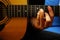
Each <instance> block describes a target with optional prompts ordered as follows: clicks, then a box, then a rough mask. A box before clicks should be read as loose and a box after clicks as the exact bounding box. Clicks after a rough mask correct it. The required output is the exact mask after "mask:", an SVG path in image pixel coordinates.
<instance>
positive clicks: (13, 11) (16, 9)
mask: <svg viewBox="0 0 60 40" xmlns="http://www.w3.org/2000/svg"><path fill="white" fill-rule="evenodd" d="M51 7H52V8H53V11H54V13H55V16H59V15H60V14H59V8H60V7H59V6H51ZM41 8H42V9H44V10H45V11H46V12H48V10H47V6H45V5H8V6H7V15H8V16H9V17H36V15H37V12H38V11H39V9H41Z"/></svg>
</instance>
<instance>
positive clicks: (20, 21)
mask: <svg viewBox="0 0 60 40" xmlns="http://www.w3.org/2000/svg"><path fill="white" fill-rule="evenodd" d="M40 8H43V9H44V10H45V11H47V6H44V5H28V4H27V0H24V1H23V0H0V25H3V24H5V26H4V28H3V29H2V30H1V31H0V39H1V40H21V39H22V38H23V36H24V35H25V32H26V28H27V22H28V20H27V18H36V15H37V12H38V10H39V9H40ZM52 8H53V10H54V13H55V16H59V15H60V14H59V8H60V7H59V6H52ZM47 12H48V11H47ZM57 13H58V14H57ZM2 27H3V26H2Z"/></svg>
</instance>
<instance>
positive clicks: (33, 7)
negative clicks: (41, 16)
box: [32, 5, 35, 17]
mask: <svg viewBox="0 0 60 40" xmlns="http://www.w3.org/2000/svg"><path fill="white" fill-rule="evenodd" d="M34 15H35V5H32V17H34Z"/></svg>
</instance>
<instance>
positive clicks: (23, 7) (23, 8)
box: [23, 5, 26, 17]
mask: <svg viewBox="0 0 60 40" xmlns="http://www.w3.org/2000/svg"><path fill="white" fill-rule="evenodd" d="M25 11H26V10H25V5H23V17H25Z"/></svg>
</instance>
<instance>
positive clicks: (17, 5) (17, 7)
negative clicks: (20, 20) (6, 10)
mask: <svg viewBox="0 0 60 40" xmlns="http://www.w3.org/2000/svg"><path fill="white" fill-rule="evenodd" d="M16 6H17V17H18V5H16Z"/></svg>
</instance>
